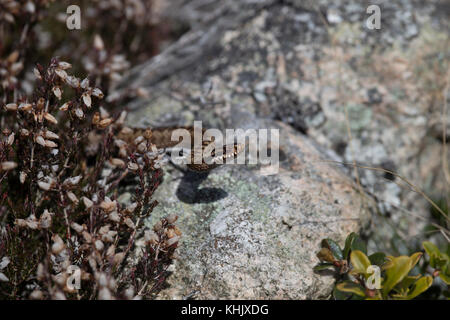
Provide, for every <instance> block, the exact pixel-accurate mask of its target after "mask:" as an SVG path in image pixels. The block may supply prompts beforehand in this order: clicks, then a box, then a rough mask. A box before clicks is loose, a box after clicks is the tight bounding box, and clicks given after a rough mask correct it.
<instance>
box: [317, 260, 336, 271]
mask: <svg viewBox="0 0 450 320" xmlns="http://www.w3.org/2000/svg"><path fill="white" fill-rule="evenodd" d="M330 267H334V264H332V263H329V262H324V263H320V264H318V265H316V266H315V267H314V268H313V270H314V271H322V270H328V269H330Z"/></svg>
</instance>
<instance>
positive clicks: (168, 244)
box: [166, 236, 180, 247]
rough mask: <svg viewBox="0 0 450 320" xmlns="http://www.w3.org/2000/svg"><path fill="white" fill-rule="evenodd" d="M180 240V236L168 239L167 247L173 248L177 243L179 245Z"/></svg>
mask: <svg viewBox="0 0 450 320" xmlns="http://www.w3.org/2000/svg"><path fill="white" fill-rule="evenodd" d="M179 240H180V239H179V238H178V236H174V237H173V238H170V239H168V240H167V242H166V243H167V246H169V247H170V246H172V245H174V244H176V243H178V241H179Z"/></svg>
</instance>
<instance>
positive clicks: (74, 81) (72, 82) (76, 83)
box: [65, 76, 80, 89]
mask: <svg viewBox="0 0 450 320" xmlns="http://www.w3.org/2000/svg"><path fill="white" fill-rule="evenodd" d="M65 81H66V83H67V84H68V85H69V86H71V87H72V88H75V89H77V88H79V87H80V80H79V79H78V78H77V77H74V76H67V78H66V79H65Z"/></svg>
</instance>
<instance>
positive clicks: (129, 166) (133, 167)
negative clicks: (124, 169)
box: [128, 162, 139, 171]
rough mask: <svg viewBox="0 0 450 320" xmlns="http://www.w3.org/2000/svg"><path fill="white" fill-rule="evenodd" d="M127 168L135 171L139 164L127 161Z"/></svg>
mask: <svg viewBox="0 0 450 320" xmlns="http://www.w3.org/2000/svg"><path fill="white" fill-rule="evenodd" d="M128 169H130V170H131V171H137V170H138V169H139V165H138V164H137V163H134V162H129V163H128Z"/></svg>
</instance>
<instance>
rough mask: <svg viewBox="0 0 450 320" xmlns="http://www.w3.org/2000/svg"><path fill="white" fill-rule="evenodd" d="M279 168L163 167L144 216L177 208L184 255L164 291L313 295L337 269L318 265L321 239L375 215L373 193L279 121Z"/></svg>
mask: <svg viewBox="0 0 450 320" xmlns="http://www.w3.org/2000/svg"><path fill="white" fill-rule="evenodd" d="M265 125H266V126H271V127H279V128H280V129H281V131H280V135H281V138H282V139H281V140H282V143H281V146H280V148H281V150H282V157H281V159H282V161H281V163H280V171H279V173H278V174H276V175H270V176H263V175H261V174H260V168H259V167H258V166H253V167H249V166H245V165H238V164H235V165H225V166H223V167H221V168H218V169H216V170H214V171H212V172H210V173H209V175H207V174H196V173H187V174H183V173H182V172H181V171H179V170H178V169H175V168H172V167H167V168H166V172H165V182H164V183H163V184H162V185H161V186H160V188H159V189H158V190H157V193H156V195H155V198H156V199H158V200H159V201H160V205H158V206H157V207H156V209H155V210H154V212H153V214H152V219H150V220H149V221H147V223H148V226H149V227H151V226H152V225H153V224H154V222H155V221H156V219H157V218H159V217H161V216H165V215H168V214H172V213H175V214H177V215H179V217H180V218H179V221H178V226H179V227H180V228H181V230H182V231H183V236H182V241H181V244H180V247H179V251H178V253H179V258H178V259H177V260H176V262H175V264H174V268H173V269H172V271H173V274H172V275H171V276H170V277H169V278H168V284H169V287H168V289H166V290H164V291H163V292H162V293H160V296H159V297H160V298H162V299H166V298H167V299H181V298H183V297H186V296H190V295H192V294H193V293H195V297H196V298H198V299H262V298H266V299H267V298H270V299H316V298H325V297H327V296H329V294H330V291H331V289H332V287H333V283H334V278H333V277H331V276H329V275H328V276H324V275H318V274H315V273H314V271H313V269H312V268H313V266H314V265H315V264H316V263H317V262H318V259H317V257H316V256H315V254H316V252H317V251H318V248H319V247H320V241H321V240H322V239H323V238H326V237H331V238H333V239H337V240H339V241H341V242H342V241H343V240H344V238H345V236H346V235H347V234H348V233H350V232H358V231H359V230H360V229H361V228H362V227H364V226H367V224H368V222H369V220H370V211H369V209H368V208H369V205H370V204H371V200H370V199H369V198H368V197H367V196H365V195H363V194H360V193H359V192H358V191H357V188H356V186H355V184H354V183H353V181H352V180H351V179H349V178H347V177H346V176H345V175H344V174H343V173H342V172H341V171H340V170H339V168H336V167H335V166H334V165H331V164H328V163H326V162H323V160H324V159H325V158H324V156H323V154H322V153H320V152H319V151H318V150H317V148H316V147H315V146H314V143H313V142H311V141H310V140H309V139H308V138H306V137H304V136H301V135H300V134H298V133H297V132H295V131H294V130H292V129H291V128H289V127H287V126H285V125H283V124H280V123H271V124H269V123H266V124H265Z"/></svg>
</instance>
